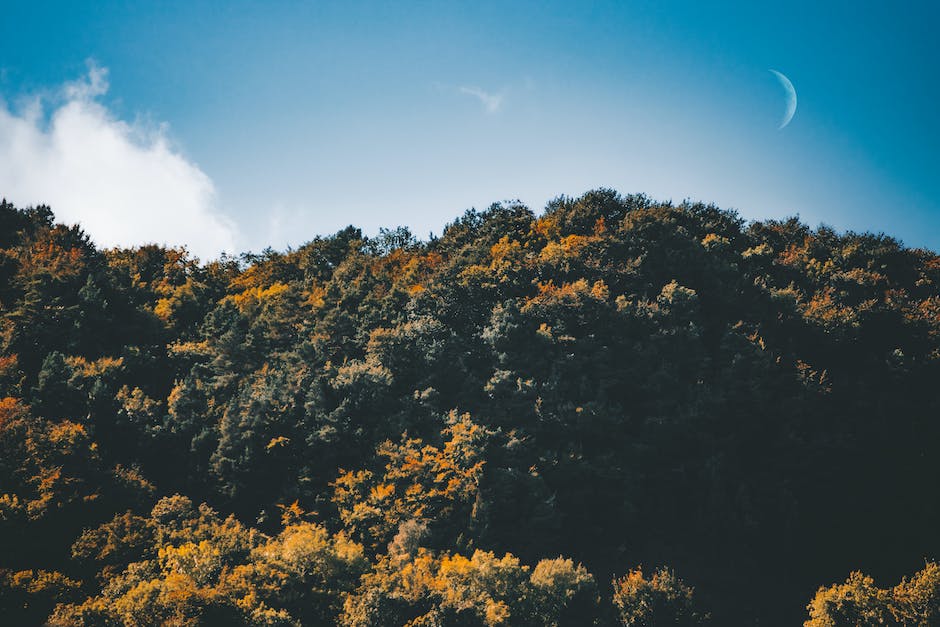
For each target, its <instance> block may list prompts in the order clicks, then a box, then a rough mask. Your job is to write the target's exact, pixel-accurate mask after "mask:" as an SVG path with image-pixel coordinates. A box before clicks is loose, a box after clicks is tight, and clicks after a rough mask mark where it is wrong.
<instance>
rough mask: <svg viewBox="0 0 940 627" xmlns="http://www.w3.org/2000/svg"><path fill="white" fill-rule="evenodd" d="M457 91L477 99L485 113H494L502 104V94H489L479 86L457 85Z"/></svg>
mask: <svg viewBox="0 0 940 627" xmlns="http://www.w3.org/2000/svg"><path fill="white" fill-rule="evenodd" d="M458 91H459V92H460V93H462V94H466V95H468V96H473V97H474V98H476V99H477V100H479V101H480V104H482V105H483V108H484V109H486V112H487V113H496V112H497V111H499V108H500V107H501V106H503V95H502V94H491V93H489V92H487V91H484V90H482V89H480V88H479V87H458Z"/></svg>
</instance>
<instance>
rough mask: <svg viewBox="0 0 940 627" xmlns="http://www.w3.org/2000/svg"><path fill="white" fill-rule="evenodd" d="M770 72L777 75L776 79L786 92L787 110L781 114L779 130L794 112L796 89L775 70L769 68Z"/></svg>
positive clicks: (787, 122)
mask: <svg viewBox="0 0 940 627" xmlns="http://www.w3.org/2000/svg"><path fill="white" fill-rule="evenodd" d="M770 72H771V73H772V74H773V75H774V76H776V77H777V80H778V81H780V85H781V86H782V87H783V88H784V90H786V92H787V110H786V111H785V112H784V114H783V119H782V120H781V121H780V126H778V127H777V129H778V130H779V129H782V128H783V127H784V126H786V125H787V124H789V123H790V120H792V119H793V114H795V113H796V89H794V88H793V83H791V82H790V79H789V78H787V77H786V76H784V75H783V74H781V73H780V72H778V71H777V70H770Z"/></svg>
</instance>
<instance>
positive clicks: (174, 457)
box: [0, 189, 940, 627]
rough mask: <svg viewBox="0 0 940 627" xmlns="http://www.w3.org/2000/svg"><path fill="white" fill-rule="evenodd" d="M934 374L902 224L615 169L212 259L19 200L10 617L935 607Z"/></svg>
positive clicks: (935, 301)
mask: <svg viewBox="0 0 940 627" xmlns="http://www.w3.org/2000/svg"><path fill="white" fill-rule="evenodd" d="M938 375H940V257H938V256H937V255H936V254H935V253H933V252H931V251H927V250H920V249H911V248H906V247H905V246H903V245H902V244H901V243H900V242H898V241H896V240H894V239H892V238H891V237H889V236H886V235H883V234H871V233H853V232H848V233H838V232H836V231H834V230H833V229H831V228H829V227H826V226H820V227H818V228H810V227H808V226H806V225H804V224H802V223H801V222H799V221H798V220H797V219H788V220H766V221H759V222H746V221H745V220H743V219H742V218H740V216H738V215H737V214H735V213H734V212H730V211H726V210H722V209H720V208H718V207H715V206H712V205H706V204H701V203H692V202H687V203H682V204H678V205H676V204H671V203H662V202H656V201H653V200H651V199H649V198H647V197H645V196H622V195H620V194H618V193H616V192H614V191H612V190H607V189H600V190H594V191H591V192H588V193H586V194H584V195H583V196H581V197H579V198H568V197H561V198H558V199H556V200H554V201H552V202H550V203H549V204H548V206H547V207H546V208H545V210H544V211H543V212H542V213H540V214H536V213H534V212H533V211H531V210H530V209H529V208H527V207H525V206H523V205H521V204H519V203H501V204H495V205H493V206H491V207H489V208H488V209H486V210H485V211H473V210H471V211H468V212H466V213H465V214H464V215H463V216H461V217H459V218H458V219H456V220H454V221H453V222H452V223H450V224H449V225H448V226H447V227H446V228H445V229H444V231H443V233H442V234H441V235H440V236H439V237H432V238H430V239H429V240H427V241H420V240H418V239H417V238H415V237H414V236H413V235H412V234H411V233H410V232H409V231H408V230H407V229H405V228H398V229H390V230H383V231H381V232H380V233H379V234H378V235H377V236H376V237H368V236H365V235H363V233H362V232H361V231H360V230H359V229H356V228H354V227H351V226H350V227H348V228H346V229H343V230H341V231H339V232H338V233H336V234H334V235H332V236H321V237H316V238H314V239H313V240H311V241H310V242H308V243H307V244H304V245H303V246H300V247H299V248H297V249H291V250H287V251H282V252H279V251H273V250H270V249H269V250H266V251H264V252H262V253H261V254H245V255H242V256H240V257H222V258H221V259H219V260H215V261H210V262H205V263H204V262H200V261H199V260H197V259H194V258H193V257H192V256H191V255H189V254H188V252H187V251H186V250H185V249H181V248H165V247H161V246H144V247H140V248H132V249H108V250H101V249H98V248H97V247H96V246H95V245H94V244H93V243H92V242H91V240H90V239H89V238H88V237H87V236H86V235H85V234H84V233H83V232H82V230H81V228H80V227H79V226H64V225H61V224H57V223H56V222H55V218H54V214H53V213H52V210H51V209H49V208H48V207H36V208H27V209H18V208H16V207H14V206H12V205H11V204H9V203H7V202H5V201H4V202H2V203H0V615H2V616H4V617H5V618H7V617H9V620H10V621H11V624H23V625H28V624H43V622H44V621H48V623H49V624H52V625H61V626H91V625H131V626H142V625H158V624H165V625H180V626H182V625H239V624H241V625H346V626H359V625H362V626H365V625H389V626H390V627H391V626H393V625H395V626H397V625H411V626H414V627H417V626H425V627H429V626H431V625H435V626H444V625H446V626H465V625H466V626H470V625H481V626H482V625H505V626H510V625H546V626H551V625H554V626H563V625H571V626H581V625H590V624H595V625H605V626H606V625H625V626H640V625H666V624H668V625H699V624H705V623H707V622H708V621H711V622H712V623H713V624H717V625H735V624H741V625H753V624H761V625H792V624H795V623H799V621H800V620H806V621H807V622H806V624H807V625H812V626H816V625H820V626H821V625H854V624H860V625H861V624H902V625H929V624H933V622H932V621H934V620H935V617H936V616H937V615H938V610H937V607H940V606H938V603H940V600H938V599H940V586H938V585H937V583H936V582H937V580H938V576H937V573H936V571H937V567H936V564H935V563H934V562H933V561H931V560H933V559H936V558H937V556H938V553H940V534H938V533H937V531H936V530H937V529H938V528H940V495H938V494H937V492H936V490H935V489H934V487H935V486H936V484H937V480H938V478H940V465H938V464H937V462H936V460H937V456H938V453H940V422H938V420H937V418H936V416H937V415H938V410H940V386H937V385H936V381H937V380H938ZM925 559H926V560H927V562H926V566H925ZM919 569H922V570H919ZM859 570H861V571H864V572H870V573H872V574H873V576H874V578H873V577H870V576H868V575H862V574H861V572H858V571H859ZM848 573H853V574H851V575H849V578H848V579H847V580H846V582H845V583H844V584H834V585H832V586H831V587H828V588H827V587H823V588H819V586H820V584H826V583H827V582H832V581H838V580H841V579H842V578H844V577H845V576H846V574H848ZM906 573H914V574H908V575H905V574H906ZM876 578H877V579H878V580H892V581H900V582H901V583H900V584H898V586H897V587H895V588H887V589H881V588H878V587H877V586H876V584H875V583H874V582H875V579H876ZM817 589H818V592H817V593H816V596H815V598H812V595H813V591H814V590H817ZM810 598H812V602H811V603H810V605H809V606H808V607H807V605H806V603H807V600H808V599H810ZM866 621H867V622H866Z"/></svg>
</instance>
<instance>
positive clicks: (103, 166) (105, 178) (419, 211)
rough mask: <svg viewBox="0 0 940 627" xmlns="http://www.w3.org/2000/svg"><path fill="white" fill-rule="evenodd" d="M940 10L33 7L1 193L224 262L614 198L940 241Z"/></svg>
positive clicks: (19, 15)
mask: <svg viewBox="0 0 940 627" xmlns="http://www.w3.org/2000/svg"><path fill="white" fill-rule="evenodd" d="M936 7H940V5H936V4H935V3H934V4H933V5H931V4H930V3H927V2H909V3H904V4H903V5H899V6H898V7H889V6H887V4H886V3H874V2H870V3H866V2H851V3H850V2H792V3H788V4H774V5H770V4H767V5H766V6H759V3H755V2H740V3H724V2H721V3H719V2H545V1H543V2H492V3H490V2H460V3H457V2H450V3H448V2H426V3H425V2H422V3H388V2H351V1H347V2H319V3H313V2H307V3H300V2H242V3H236V2H233V3H218V2H198V1H189V2H162V3H138V2H107V1H104V2H95V3H81V2H61V3H43V2H35V1H34V2H28V3H27V2H18V1H10V0H7V1H6V2H5V3H4V16H3V19H2V20H0V101H2V102H0V104H2V106H0V195H5V196H7V197H9V198H10V199H11V200H13V201H14V202H16V203H18V204H31V203H36V202H49V203H50V204H53V208H54V209H56V210H57V213H59V214H61V215H63V217H64V218H65V219H67V220H69V221H81V222H82V223H83V224H85V225H86V227H87V229H88V231H89V232H90V233H91V235H92V236H93V237H94V238H95V239H96V240H98V241H99V242H101V243H103V244H106V245H109V244H117V243H121V244H135V243H140V242H142V241H147V240H150V239H155V240H158V241H166V242H168V243H171V244H177V243H184V244H187V245H188V246H189V247H190V248H191V249H192V250H194V251H195V252H197V253H199V254H201V255H202V256H204V257H205V256H212V255H213V254H214V253H215V252H216V251H217V250H218V249H220V248H227V249H231V250H245V249H254V250H259V249H260V248H262V247H264V246H265V245H267V244H271V245H273V246H275V247H276V248H283V247H285V246H287V245H295V246H296V245H298V244H301V243H303V242H304V241H306V240H309V239H311V238H312V237H313V236H314V235H316V234H322V233H329V232H332V231H335V230H336V229H338V228H340V227H342V226H344V225H346V224H349V223H354V224H356V225H358V226H361V227H363V228H364V230H365V231H366V232H375V231H376V230H377V229H378V227H380V226H396V225H399V224H405V225H408V226H410V227H411V228H412V229H413V230H414V231H415V232H416V233H417V234H418V235H421V236H424V235H426V234H427V233H428V232H429V231H435V232H437V233H439V232H440V231H441V227H442V226H443V225H444V224H445V223H446V222H448V221H450V220H452V219H453V218H455V217H456V216H457V215H459V213H461V212H462V211H463V210H464V209H466V208H468V207H471V206H476V207H478V208H484V207H486V206H487V205H488V204H490V203H491V202H494V201H498V200H503V199H516V198H518V199H521V200H522V201H523V202H526V203H527V204H529V205H530V206H531V207H533V208H534V209H536V210H538V209H540V208H541V207H542V206H543V205H544V203H545V202H546V201H547V200H548V199H550V198H552V197H554V196H557V195H559V194H568V195H577V194H580V193H582V192H584V191H586V190H588V189H590V188H594V187H599V186H606V187H613V188H615V189H618V190H619V191H621V192H624V193H632V192H644V193H647V194H649V195H651V196H653V197H655V198H660V199H673V200H676V201H680V200H682V199H684V198H693V199H696V200H703V201H713V202H716V203H718V204H719V205H721V206H723V207H727V208H735V209H737V210H738V211H739V212H740V213H741V214H742V215H743V216H744V217H746V218H751V219H759V218H766V217H783V216H787V215H793V214H799V215H800V216H801V217H802V218H803V219H804V220H805V221H807V222H809V223H810V224H812V225H817V224H819V223H821V222H824V223H827V224H830V225H832V226H834V227H836V228H838V229H840V230H841V229H856V230H876V231H885V232H887V233H888V234H891V235H894V236H897V237H899V238H900V239H902V240H904V241H905V243H907V244H909V245H913V246H927V247H931V248H934V249H938V248H940V200H938V199H940V157H938V156H937V154H936V148H937V146H938V145H940V121H938V119H937V116H936V114H935V110H936V108H937V104H936V103H937V102H938V101H940V81H938V78H940V76H938V74H940V38H937V37H936V36H935V33H934V32H933V31H934V29H935V27H936V25H937V24H938V23H940V8H936ZM769 68H774V69H777V70H779V71H781V72H783V73H784V74H786V75H787V76H788V77H789V78H790V80H791V81H792V82H793V84H794V85H795V87H796V90H797V93H798V96H799V106H798V108H797V111H796V115H795V117H794V118H793V120H792V122H791V123H790V124H789V125H788V126H787V127H786V128H784V129H781V130H778V128H777V126H778V123H779V121H780V117H781V115H782V114H783V111H784V107H785V93H784V91H783V90H782V88H781V87H780V85H779V83H778V82H777V81H776V79H775V78H774V76H773V75H772V74H771V73H770V72H769V71H768V69H769Z"/></svg>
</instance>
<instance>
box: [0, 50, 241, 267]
mask: <svg viewBox="0 0 940 627" xmlns="http://www.w3.org/2000/svg"><path fill="white" fill-rule="evenodd" d="M107 91H108V73H107V69H106V68H101V67H98V66H96V65H94V64H89V69H88V74H87V75H86V76H85V77H83V78H81V79H79V80H77V81H72V82H69V83H66V84H65V85H64V86H63V87H62V89H61V93H60V94H59V95H58V97H56V98H45V99H42V98H38V97H37V98H35V99H33V100H32V101H31V103H30V104H28V105H27V106H25V107H21V109H20V110H19V111H14V110H13V109H11V108H10V107H8V106H7V105H6V104H5V103H3V102H2V101H0V196H4V197H6V198H7V199H8V200H10V201H11V202H13V203H14V204H16V205H18V206H28V205H36V204H40V203H42V204H47V205H49V206H51V207H52V209H53V211H55V214H56V218H57V219H58V220H59V221H61V222H66V223H75V222H78V223H80V224H81V226H82V228H83V229H84V230H85V231H86V232H87V233H88V234H89V235H90V236H91V237H92V239H93V240H94V241H95V242H96V243H97V244H98V245H101V246H136V245H141V244H147V243H154V242H156V243H159V244H170V245H180V244H183V245H186V246H187V248H189V250H190V251H192V252H193V253H194V254H196V255H198V256H199V257H201V258H203V259H206V258H214V257H216V256H217V255H218V254H219V253H220V252H221V251H226V252H235V239H236V234H235V227H234V225H233V224H232V223H231V221H229V220H228V219H227V218H226V217H225V216H223V215H222V214H221V213H220V212H219V210H218V207H217V196H216V191H215V186H214V185H213V183H212V180H211V179H210V178H209V177H208V176H207V175H206V174H205V173H204V172H203V171H202V170H200V169H199V167H198V166H197V165H196V164H194V163H192V162H191V161H189V160H188V159H187V158H186V157H185V156H183V155H182V154H180V152H179V151H178V150H176V149H174V147H173V146H172V145H171V142H170V139H169V137H168V135H167V130H166V126H165V125H164V126H161V127H157V128H152V127H149V126H148V125H146V124H144V123H141V122H134V123H128V122H125V121H123V120H120V119H118V118H117V117H116V116H114V115H113V114H112V112H111V111H109V110H108V109H107V108H106V107H105V106H104V105H103V104H101V103H100V102H99V101H98V100H97V98H98V97H100V96H102V95H104V94H105V93H107ZM50 102H51V107H52V110H51V111H50V113H49V117H48V119H47V118H46V117H45V116H44V108H45V107H46V106H47V104H48V103H50Z"/></svg>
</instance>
